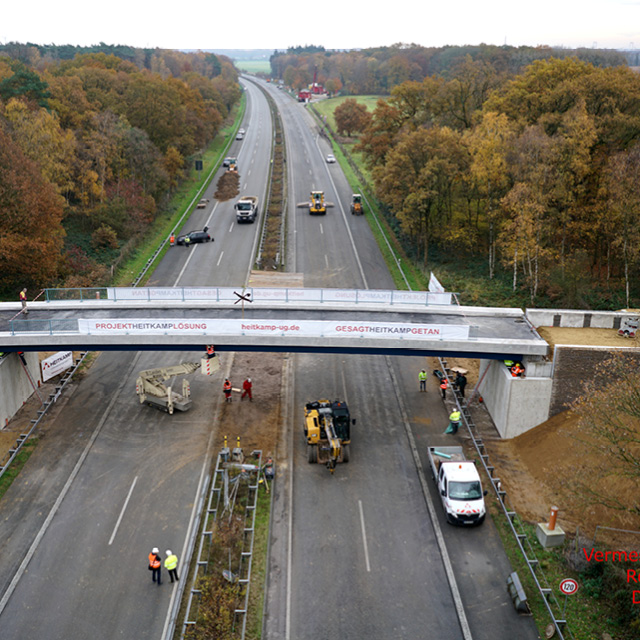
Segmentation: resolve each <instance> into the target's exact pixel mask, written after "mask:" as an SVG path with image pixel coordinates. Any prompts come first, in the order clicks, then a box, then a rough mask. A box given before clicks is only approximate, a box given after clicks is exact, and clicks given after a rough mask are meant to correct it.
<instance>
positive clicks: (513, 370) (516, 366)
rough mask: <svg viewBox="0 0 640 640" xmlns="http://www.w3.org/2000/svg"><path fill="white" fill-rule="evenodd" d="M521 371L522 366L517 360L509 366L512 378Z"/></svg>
mask: <svg viewBox="0 0 640 640" xmlns="http://www.w3.org/2000/svg"><path fill="white" fill-rule="evenodd" d="M523 373H524V367H523V366H522V365H521V364H520V363H519V362H516V363H515V364H514V365H513V367H511V375H512V376H513V377H514V378H519V377H520V376H522V374H523Z"/></svg>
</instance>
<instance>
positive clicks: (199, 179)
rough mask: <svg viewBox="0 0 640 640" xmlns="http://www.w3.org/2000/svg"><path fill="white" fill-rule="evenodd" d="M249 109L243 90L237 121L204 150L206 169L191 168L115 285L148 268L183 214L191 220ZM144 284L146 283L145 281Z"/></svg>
mask: <svg viewBox="0 0 640 640" xmlns="http://www.w3.org/2000/svg"><path fill="white" fill-rule="evenodd" d="M245 109H246V96H245V94H244V93H243V94H242V99H241V101H240V104H239V105H238V107H237V108H236V109H235V112H234V114H233V122H232V123H231V124H229V125H227V126H226V127H224V128H223V129H221V131H220V133H219V134H218V135H217V136H216V138H215V139H214V140H213V142H212V143H211V144H210V145H209V147H207V149H206V150H205V151H204V153H203V155H202V158H201V159H202V164H203V171H202V172H198V171H196V170H195V169H194V168H193V167H192V168H191V169H190V170H189V173H188V175H187V177H186V179H185V180H183V182H182V184H181V185H180V186H179V187H178V189H177V190H176V191H175V193H174V194H173V196H172V197H171V201H170V202H169V205H168V206H167V208H166V210H165V211H164V212H162V213H161V214H160V215H158V217H157V218H156V219H155V221H154V223H153V230H152V231H150V232H149V233H148V234H147V235H146V236H145V238H144V240H143V241H142V242H141V243H140V245H139V246H138V247H137V248H136V250H135V251H134V252H133V254H132V256H131V258H130V259H129V260H127V261H126V262H125V263H123V265H122V266H121V267H120V268H119V269H118V271H117V272H116V274H115V276H114V279H113V284H114V285H115V286H128V285H130V284H131V282H132V281H133V280H134V278H135V277H136V275H137V274H139V273H140V272H141V271H142V270H143V269H144V267H145V266H146V264H147V262H148V261H149V260H150V259H151V257H152V256H153V254H154V253H155V252H156V250H157V249H158V246H160V244H162V242H163V241H164V240H166V239H167V238H168V237H169V235H170V234H171V231H172V230H174V229H175V228H176V225H178V224H180V220H181V219H182V217H183V216H184V220H186V219H187V215H186V213H187V211H188V209H189V207H190V206H191V207H193V206H194V205H195V200H196V198H197V197H198V195H199V193H200V192H201V191H204V189H206V188H207V187H208V186H209V183H210V182H211V179H212V178H213V176H214V174H215V171H216V170H217V169H218V167H219V166H220V164H221V162H222V159H223V157H224V154H225V153H226V151H227V149H228V148H229V144H230V143H231V142H232V141H233V139H234V137H235V134H236V131H237V130H238V127H239V126H240V122H241V121H242V118H243V117H244V113H245ZM198 174H200V175H198ZM168 250H169V247H168V245H167V246H165V247H164V249H163V250H162V251H160V252H159V253H158V255H157V256H156V258H155V259H154V261H153V264H152V265H151V267H150V268H149V271H148V272H147V273H148V275H151V273H152V272H153V269H154V267H155V266H156V265H157V264H158V263H159V262H160V260H161V259H162V257H163V256H164V254H165V253H166V251H168ZM145 281H146V278H145ZM140 284H141V285H142V284H144V281H143V282H141V283H140Z"/></svg>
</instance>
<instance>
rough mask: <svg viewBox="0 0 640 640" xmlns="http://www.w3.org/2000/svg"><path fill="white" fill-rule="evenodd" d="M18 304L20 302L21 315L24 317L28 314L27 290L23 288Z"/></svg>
mask: <svg viewBox="0 0 640 640" xmlns="http://www.w3.org/2000/svg"><path fill="white" fill-rule="evenodd" d="M20 302H22V313H24V315H25V316H26V315H27V314H28V313H29V309H27V288H26V287H25V288H24V289H23V290H22V291H21V292H20Z"/></svg>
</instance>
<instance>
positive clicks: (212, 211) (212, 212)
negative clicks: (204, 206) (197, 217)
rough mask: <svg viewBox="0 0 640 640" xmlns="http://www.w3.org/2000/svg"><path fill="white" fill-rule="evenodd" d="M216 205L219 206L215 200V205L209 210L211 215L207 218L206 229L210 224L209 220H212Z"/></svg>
mask: <svg viewBox="0 0 640 640" xmlns="http://www.w3.org/2000/svg"><path fill="white" fill-rule="evenodd" d="M218 204H220V203H219V201H218V200H216V203H215V204H214V205H213V209H211V214H210V215H209V217H208V218H207V224H206V225H205V226H207V227H208V226H209V225H210V224H211V218H213V214H214V213H215V211H216V209H217V208H218Z"/></svg>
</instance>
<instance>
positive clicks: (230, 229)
mask: <svg viewBox="0 0 640 640" xmlns="http://www.w3.org/2000/svg"><path fill="white" fill-rule="evenodd" d="M235 226H236V225H235V220H234V221H233V222H232V223H231V226H230V227H229V233H231V232H232V231H233V229H234V227H235Z"/></svg>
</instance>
